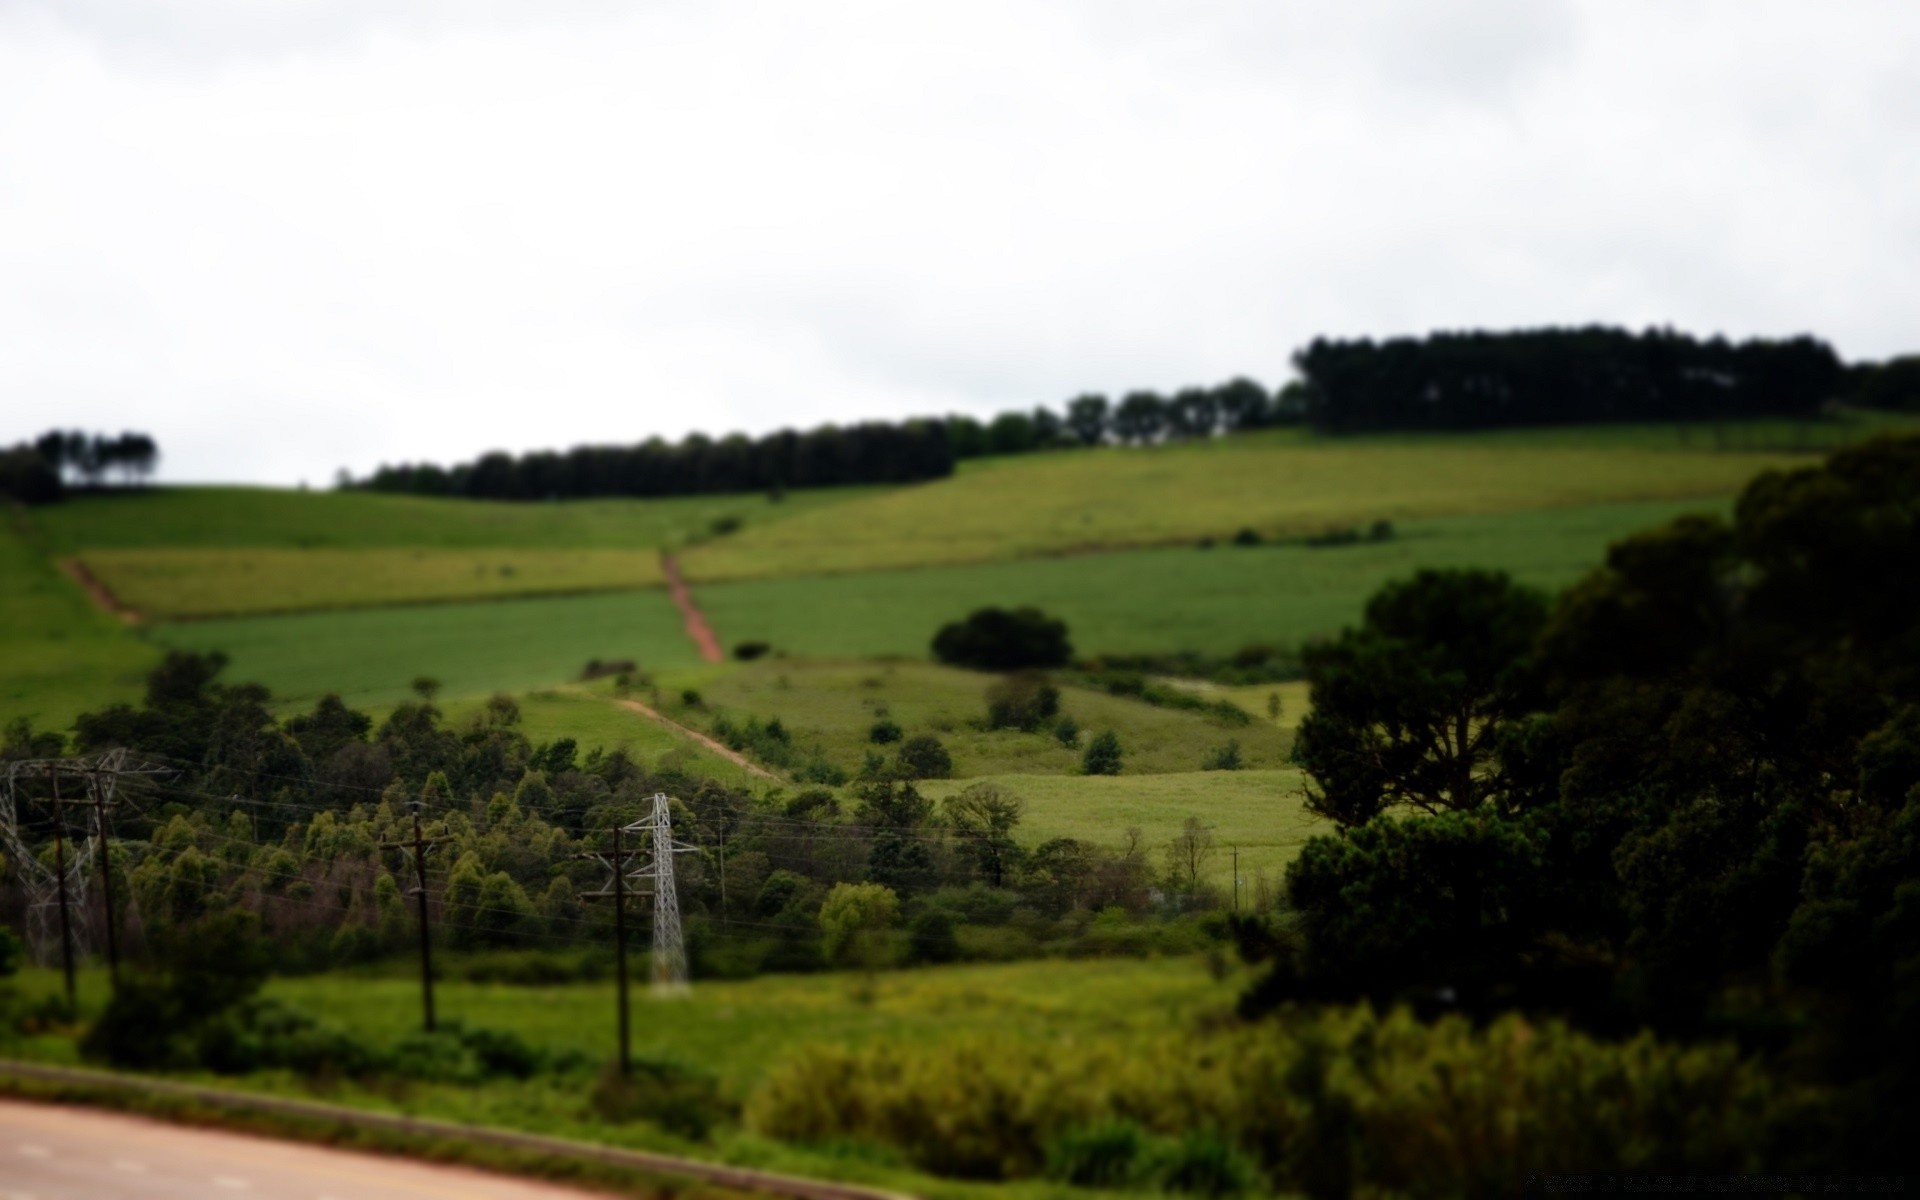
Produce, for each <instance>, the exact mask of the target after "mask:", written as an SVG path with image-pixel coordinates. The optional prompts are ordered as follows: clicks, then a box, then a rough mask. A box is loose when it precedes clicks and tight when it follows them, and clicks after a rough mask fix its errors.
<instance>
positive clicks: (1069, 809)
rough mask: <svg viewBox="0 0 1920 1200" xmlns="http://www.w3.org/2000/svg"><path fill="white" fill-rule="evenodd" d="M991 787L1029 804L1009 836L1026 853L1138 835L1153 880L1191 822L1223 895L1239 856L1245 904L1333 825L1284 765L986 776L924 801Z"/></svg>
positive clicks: (1273, 885)
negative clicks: (1209, 845) (1201, 832)
mask: <svg viewBox="0 0 1920 1200" xmlns="http://www.w3.org/2000/svg"><path fill="white" fill-rule="evenodd" d="M982 782H984V783H991V784H993V785H994V786H995V787H997V788H999V789H1001V790H1002V791H1005V792H1008V793H1010V794H1012V795H1014V796H1018V797H1019V798H1020V799H1021V800H1023V801H1025V802H1026V812H1025V815H1024V816H1023V817H1022V819H1021V822H1020V826H1019V828H1018V829H1017V830H1016V833H1015V837H1016V840H1018V841H1019V842H1020V843H1021V844H1022V845H1025V846H1028V847H1032V846H1036V845H1039V844H1040V843H1041V842H1044V841H1047V840H1049V839H1051V838H1057V837H1070V838H1078V839H1080V840H1082V841H1086V842H1091V843H1093V844H1095V845H1100V846H1106V847H1109V848H1113V847H1118V846H1119V845H1121V844H1122V842H1123V840H1124V838H1125V836H1126V831H1127V830H1128V829H1138V830H1140V833H1141V835H1142V844H1143V845H1144V847H1145V849H1146V850H1147V852H1148V855H1149V861H1150V862H1151V864H1152V865H1153V867H1154V869H1155V871H1156V872H1157V871H1158V870H1159V869H1160V868H1161V866H1162V865H1163V862H1162V859H1163V855H1164V852H1165V849H1166V846H1167V843H1169V842H1171V841H1172V840H1173V838H1174V837H1175V835H1177V834H1178V833H1179V832H1180V829H1181V826H1182V825H1183V824H1184V823H1185V822H1186V820H1187V818H1188V817H1195V818H1198V819H1199V821H1200V823H1201V824H1203V825H1205V826H1206V827H1207V829H1208V831H1209V832H1210V833H1211V834H1212V836H1213V842H1214V850H1213V855H1212V858H1211V859H1210V860H1209V862H1208V863H1207V865H1206V869H1205V872H1204V873H1205V875H1206V876H1207V878H1208V879H1209V881H1210V882H1212V883H1213V884H1214V886H1216V887H1217V888H1219V889H1220V892H1221V894H1222V895H1223V896H1228V897H1230V896H1231V895H1232V891H1231V887H1232V879H1233V850H1234V847H1238V848H1239V855H1240V878H1241V881H1242V882H1241V893H1240V902H1241V904H1242V905H1243V906H1245V905H1250V904H1252V903H1253V902H1254V900H1255V899H1256V898H1259V897H1260V896H1261V895H1262V891H1263V889H1271V890H1267V891H1265V892H1264V896H1265V898H1266V899H1267V900H1268V901H1269V903H1270V901H1271V897H1272V895H1273V894H1274V893H1275V892H1277V890H1278V888H1279V886H1280V883H1281V880H1282V877H1283V876H1284V873H1285V871H1286V868H1287V864H1288V863H1290V862H1292V861H1293V857H1294V855H1296V854H1298V853H1299V852H1300V847H1301V846H1303V845H1305V844H1306V841H1307V839H1308V838H1310V837H1312V836H1314V835H1315V834H1322V833H1331V832H1333V826H1332V825H1331V824H1329V823H1328V822H1326V821H1324V820H1322V819H1321V818H1319V817H1316V816H1314V815H1313V814H1312V813H1310V812H1308V811H1307V809H1306V792H1305V788H1304V781H1303V776H1302V775H1301V773H1300V771H1299V770H1298V769H1296V768H1292V767H1286V768H1278V769H1266V770H1247V771H1194V772H1190V773H1186V774H1178V775H1125V774H1123V775H1107V776H1085V775H993V776H988V777H986V778H985V779H983V780H939V781H930V782H928V783H926V784H924V785H923V788H922V790H923V791H924V792H925V794H926V795H928V796H930V797H932V798H934V799H936V800H940V799H945V798H946V797H948V796H951V795H954V794H956V793H958V792H960V791H962V790H964V789H965V788H967V787H969V786H971V785H973V784H974V783H982Z"/></svg>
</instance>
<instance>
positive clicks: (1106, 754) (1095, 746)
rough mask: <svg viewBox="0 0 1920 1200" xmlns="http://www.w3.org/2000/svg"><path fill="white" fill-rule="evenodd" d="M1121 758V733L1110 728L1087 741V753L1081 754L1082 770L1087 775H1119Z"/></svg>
mask: <svg viewBox="0 0 1920 1200" xmlns="http://www.w3.org/2000/svg"><path fill="white" fill-rule="evenodd" d="M1120 759H1121V750H1120V735H1119V734H1117V733H1115V732H1113V731H1112V730H1111V729H1109V730H1107V731H1106V732H1105V733H1102V734H1101V735H1100V736H1098V737H1096V738H1094V739H1093V740H1092V741H1091V742H1088V743H1087V749H1086V753H1084V754H1082V755H1081V756H1080V770H1081V772H1082V773H1083V774H1087V775H1118V774H1119V773H1120Z"/></svg>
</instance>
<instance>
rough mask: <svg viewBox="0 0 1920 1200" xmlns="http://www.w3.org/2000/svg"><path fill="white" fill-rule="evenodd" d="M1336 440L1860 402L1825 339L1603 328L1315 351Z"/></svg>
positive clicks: (1304, 369) (1302, 364)
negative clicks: (1380, 433) (1844, 399)
mask: <svg viewBox="0 0 1920 1200" xmlns="http://www.w3.org/2000/svg"><path fill="white" fill-rule="evenodd" d="M1293 361H1294V366H1295V367H1296V368H1297V369H1298V371H1299V373H1300V379H1301V387H1302V399H1303V402H1304V404H1305V406H1306V417H1307V420H1308V421H1309V423H1311V424H1312V426H1313V427H1314V428H1315V429H1318V430H1321V431H1323V432H1328V433H1361V432H1366V431H1369V430H1385V429H1491V428H1498V427H1501V426H1510V425H1571V424H1581V423H1589V422H1599V421H1670V420H1719V419H1730V418H1735V417H1783V416H1804V415H1811V414H1813V413H1815V412H1817V411H1818V410H1819V408H1820V406H1821V405H1822V404H1824V403H1826V402H1827V401H1829V400H1833V399H1837V398H1840V397H1841V396H1843V395H1844V394H1845V392H1846V391H1847V390H1848V388H1847V381H1846V378H1845V376H1846V371H1845V368H1844V367H1843V366H1842V364H1841V361H1840V357H1839V356H1838V355H1837V354H1835V353H1834V351H1833V348H1832V347H1831V346H1829V345H1827V344H1826V343H1825V342H1822V341H1820V340H1818V339H1816V338H1812V337H1804V336H1803V337H1795V338H1788V339H1784V340H1780V341H1766V340H1753V341H1746V342H1738V343H1735V342H1729V341H1727V340H1725V339H1724V338H1719V337H1714V338H1708V339H1705V340H1701V339H1698V338H1694V337H1692V336H1689V335H1687V334H1683V333H1676V332H1673V331H1671V330H1658V329H1650V330H1648V331H1646V332H1645V333H1637V334H1636V333H1632V332H1629V331H1627V330H1624V329H1608V328H1603V327H1599V326H1592V327H1588V328H1584V329H1531V330H1518V331H1514V332H1508V333H1487V332H1468V333H1436V334H1432V335H1429V336H1427V337H1421V338H1392V339H1389V340H1387V341H1382V342H1375V341H1372V340H1371V339H1367V338H1361V339H1358V340H1355V341H1329V340H1327V339H1324V338H1317V339H1315V340H1314V341H1313V342H1312V343H1311V344H1310V345H1308V346H1307V347H1306V348H1305V349H1304V350H1301V351H1299V352H1297V353H1296V354H1295V355H1294V359H1293Z"/></svg>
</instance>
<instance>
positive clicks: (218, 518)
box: [34, 487, 872, 554]
mask: <svg viewBox="0 0 1920 1200" xmlns="http://www.w3.org/2000/svg"><path fill="white" fill-rule="evenodd" d="M871 491H872V489H865V488H827V489H821V490H818V491H800V492H793V493H790V494H789V495H788V496H787V498H786V499H785V500H783V501H781V502H780V503H778V504H775V503H772V502H770V501H769V500H768V499H767V498H766V497H765V496H761V495H741V496H678V497H670V498H666V499H659V500H568V501H561V502H547V503H539V502H536V503H528V504H509V503H503V502H496V501H487V500H439V499H429V498H426V497H421V496H386V495H379V494H376V493H373V492H302V491H288V490H286V489H281V488H248V487H179V488H171V487H170V488H156V489H152V490H149V491H139V492H130V493H126V494H124V495H122V494H107V495H91V496H78V497H75V498H74V499H72V500H69V501H67V502H66V503H64V504H57V505H52V506H49V507H47V508H43V509H38V510H36V511H35V513H34V520H35V523H36V524H37V525H38V526H39V528H40V529H41V530H42V531H43V532H44V535H45V537H46V539H47V541H48V543H49V545H50V546H51V548H52V549H53V550H54V552H55V553H58V554H77V553H82V552H84V551H87V550H95V549H102V548H107V547H144V548H156V547H169V546H174V547H177V546H198V547H203V548H212V547H228V546H279V547H284V548H290V549H307V548H312V547H321V546H332V547H366V546H406V547H439V548H442V549H493V548H499V547H508V546H511V547H520V548H528V549H530V548H537V547H548V548H552V547H560V548H566V549H587V548H599V549H608V550H631V549H636V548H642V549H652V548H658V547H662V546H668V547H671V546H678V545H683V544H685V543H687V542H689V541H691V540H694V539H697V538H699V537H702V536H705V535H706V534H707V532H708V530H709V529H710V527H711V525H712V523H713V521H714V520H715V519H716V518H719V517H723V516H731V517H737V518H739V519H740V520H741V521H742V522H743V523H744V524H745V525H747V526H749V527H750V526H753V525H756V524H760V523H763V522H770V521H778V520H784V519H786V518H788V517H791V516H795V515H799V514H802V513H806V512H809V511H811V510H813V509H816V508H822V507H830V506H832V505H835V504H840V503H843V502H845V501H847V500H850V499H857V498H859V497H861V496H863V495H866V494H868V493H869V492H871Z"/></svg>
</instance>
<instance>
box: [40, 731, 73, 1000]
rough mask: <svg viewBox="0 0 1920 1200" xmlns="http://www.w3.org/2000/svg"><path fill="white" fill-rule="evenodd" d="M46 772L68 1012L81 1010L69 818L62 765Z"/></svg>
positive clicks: (51, 766)
mask: <svg viewBox="0 0 1920 1200" xmlns="http://www.w3.org/2000/svg"><path fill="white" fill-rule="evenodd" d="M46 772H47V778H49V779H51V780H52V781H53V874H54V879H55V880H56V881H57V885H58V889H59V896H60V969H61V970H62V971H63V972H65V974H66V977H67V1012H69V1013H78V1012H79V1011H80V1007H79V1001H78V998H77V996H76V993H75V991H74V986H73V919H72V918H71V917H70V916H69V915H68V914H67V838H66V819H65V816H64V814H62V813H61V811H60V767H59V765H58V764H55V763H49V764H47V767H46Z"/></svg>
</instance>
